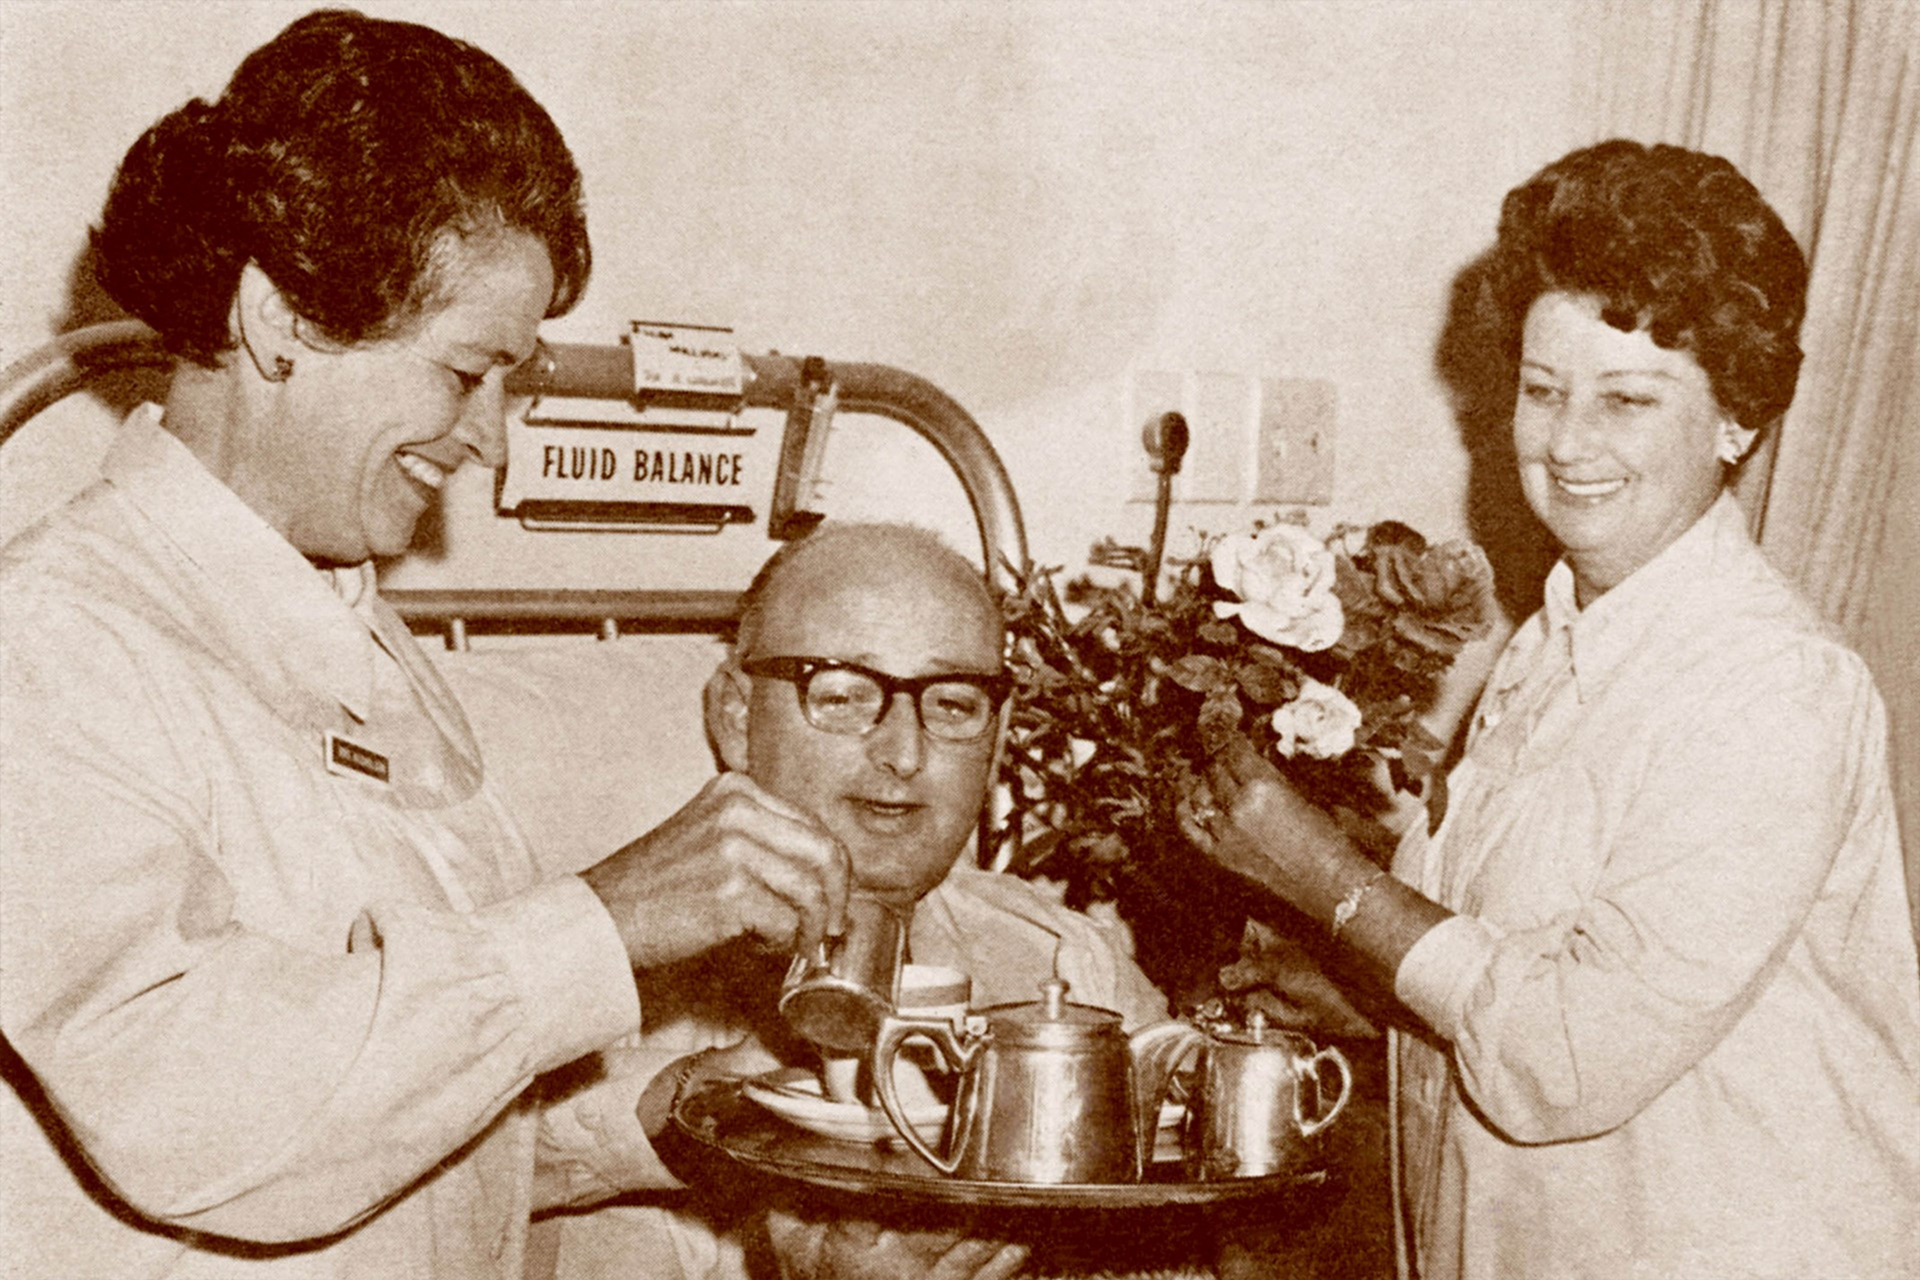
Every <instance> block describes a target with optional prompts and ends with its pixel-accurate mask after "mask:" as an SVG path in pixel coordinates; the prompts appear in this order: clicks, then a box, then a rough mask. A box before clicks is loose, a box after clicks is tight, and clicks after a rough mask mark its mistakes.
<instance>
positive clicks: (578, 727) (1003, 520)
mask: <svg viewBox="0 0 1920 1280" xmlns="http://www.w3.org/2000/svg"><path fill="white" fill-rule="evenodd" d="M737 354H738V361H739V366H740V379H739V395H738V397H737V404H738V408H739V410H740V411H741V412H743V413H746V412H754V413H758V414H759V415H760V416H762V417H778V419H779V420H780V422H781V429H780V433H779V434H780V439H779V446H778V463H777V466H776V467H774V468H773V471H774V475H773V477H772V479H773V484H772V489H771V492H767V493H764V494H762V495H759V497H758V498H756V501H760V500H762V499H763V500H764V506H763V507H762V508H761V509H762V510H764V512H765V514H764V516H761V515H759V514H758V513H757V512H756V521H755V522H756V526H760V525H763V526H764V527H765V530H766V534H767V536H766V538H765V539H763V540H756V542H755V547H754V548H753V549H750V554H751V556H752V557H753V559H754V560H755V561H756V562H757V560H758V559H761V558H764V556H765V555H767V554H771V553H772V551H773V550H774V548H775V547H776V546H777V545H778V542H779V541H780V540H781V539H783V538H789V537H793V536H797V535H798V534H799V533H801V532H804V530H805V529H806V528H807V527H810V524H811V523H812V522H813V521H814V520H815V519H817V518H818V517H819V516H820V515H822V514H825V513H823V512H821V511H819V510H818V509H817V508H818V506H819V504H818V503H817V502H809V501H808V500H807V497H806V494H805V493H804V492H803V490H805V489H806V487H807V485H808V483H809V482H810V480H812V479H814V478H816V477H812V476H810V475H809V474H808V469H809V468H810V467H815V466H817V465H818V460H819V456H820V453H821V450H820V448H819V446H820V445H821V441H822V437H823V436H824V433H826V432H827V431H828V430H830V428H831V421H830V419H831V417H832V416H833V415H834V414H839V415H862V414H864V415H872V416H874V417H877V418H880V419H885V420H889V421H891V422H893V423H897V424H899V425H902V426H905V427H906V428H908V429H909V430H910V431H912V432H914V433H916V434H917V435H918V436H919V437H920V438H921V439H923V440H924V441H926V442H927V443H929V444H931V445H932V446H933V448H934V450H935V451H936V452H937V453H938V455H939V456H940V458H942V459H944V461H945V462H946V464H947V466H948V467H949V468H950V469H951V470H952V472H953V473H954V476H955V477H956V478H957V479H958V481H959V484H960V487H961V489H962V490H963V492H964V494H965V497H966V501H967V503H968V505H969V506H970V508H971V511H972V514H973V517H974V520H975V523H976V524H977V527H978V533H979V553H980V557H981V561H982V563H983V564H984V565H985V566H986V569H987V572H988V573H989V574H990V575H991V576H992V577H993V578H994V579H995V580H996V581H999V582H1002V583H1005V582H1006V581H1007V571H1008V569H1009V568H1018V567H1022V566H1024V565H1025V564H1026V560H1027V547H1026V535H1025V532H1024V529H1023V526H1022V523H1021V518H1020V510H1019V505H1018V503H1017V501H1016V499H1015V495H1014V491H1013V486H1012V483H1011V481H1010V480H1009V479H1008V477H1007V473H1006V470H1005V468H1004V467H1003V466H1002V465H1001V462H1000V458H999V456H998V454H996V453H995V451H994V449H993V446H992V444H991V443H990V442H989V441H988V440H987V438H986V436H985V434H984V433H983V432H982V431H981V429H980V427H979V425H978V424H977V423H976V422H975V421H974V420H973V418H972V417H971V416H970V415H969V414H968V413H967V412H966V410H965V409H963V408H962V407H961V406H960V405H959V404H958V403H956V402H955V401H954V400H953V399H952V397H950V396H948V395H947V394H946V393H945V392H943V391H941V390H940V389H939V388H938V387H936V386H934V385H933V384H932V383H930V382H928V381H926V380H925V379H923V378H920V377H918V376H916V375H914V374H911V373H908V372H905V371H903V370H900V369H896V368H892V367H890V366H887V365H881V364H866V363H852V362H842V361H828V360H824V359H821V358H818V357H796V356H788V355H779V354H752V353H744V352H741V353H737ZM167 363H168V361H167V357H166V356H165V354H164V353H163V352H162V350H161V349H160V347H159V344H158V342H157V339H156V337H155V335H154V334H153V332H152V331H151V330H150V329H148V328H147V327H146V326H145V325H143V324H141V323H140V322H138V321H132V320H126V321H114V322H109V323H105V324H97V325H93V326H90V327H87V328H83V329H78V330H75V331H73V332H70V333H67V334H64V335H61V336H60V337H58V338H56V339H55V340H53V341H52V342H49V343H47V344H46V345H44V346H43V347H41V348H39V349H38V350H36V351H34V352H32V353H30V354H28V355H27V356H25V357H24V358H22V359H20V360H18V361H16V362H15V363H14V364H12V365H11V366H10V367H9V368H8V369H6V370H5V371H4V373H0V446H4V445H5V444H6V443H7V441H8V440H9V439H12V438H13V437H14V436H15V433H16V431H17V430H18V429H19V428H21V427H22V426H23V425H24V424H25V423H27V422H28V421H29V420H30V419H32V418H34V417H35V416H37V415H39V414H41V413H42V412H43V411H45V410H47V409H49V408H50V407H52V406H54V405H55V404H57V403H58V402H60V401H61V400H63V399H65V398H67V397H68V396H71V395H74V394H75V393H78V392H81V391H83V390H86V389H87V388H89V387H90V386H94V385H98V382H97V380H101V379H105V378H107V377H108V376H109V375H114V374H118V373H122V372H125V371H129V370H152V369H158V368H163V367H165V366H166V365H167ZM634 365H635V351H634V347H633V344H632V342H631V341H629V340H622V341H619V342H614V343H608V344H606V345H591V344H552V345H545V344H543V345H542V346H541V347H540V348H539V349H538V351H536V353H535V355H534V356H533V357H532V358H531V359H529V360H528V361H527V362H526V363H524V364H522V365H521V366H520V367H519V368H517V369H515V370H513V371H512V372H511V373H510V374H509V377H508V390H509V392H510V393H512V394H513V395H514V396H516V397H517V398H522V399H524V400H526V401H528V402H529V403H530V404H531V405H533V406H537V407H539V408H540V409H541V410H542V411H543V412H545V413H547V414H548V415H549V420H551V419H552V418H553V417H554V416H557V417H558V418H560V419H565V418H566V417H567V416H568V414H569V410H568V406H569V405H576V404H577V405H582V406H588V405H599V406H605V405H607V404H613V405H615V406H616V407H618V406H619V405H621V404H622V403H623V402H628V401H634V400H636V399H638V397H637V396H636V394H635V391H634V388H635V373H634ZM768 411H771V414H769V413H768ZM746 532H747V531H744V530H735V531H731V532H730V533H729V536H730V537H733V536H744V535H745V534H746ZM525 536H526V537H527V538H529V539H537V538H539V537H540V536H541V535H540V534H538V533H529V534H527V535H525ZM569 536H571V537H573V538H574V539H576V540H578V539H579V538H581V537H582V536H583V535H581V534H577V533H576V534H572V535H569ZM596 536H598V535H596ZM636 537H637V538H648V537H654V539H655V541H656V542H657V543H658V544H659V545H661V546H680V547H684V546H688V545H690V544H689V542H688V540H687V539H685V538H681V539H677V540H676V539H673V538H670V537H659V536H657V535H651V534H648V533H644V532H643V533H618V532H613V533H607V534H605V535H604V538H601V543H602V545H606V546H608V547H612V546H615V545H617V544H619V543H620V542H621V540H623V539H631V538H636ZM623 576H624V575H623ZM743 586H744V583H743V582H741V583H727V584H723V585H720V586H715V587H711V588H696V589H688V588H685V587H680V586H675V587H670V588H649V587H645V586H638V587H636V586H631V585H624V584H618V585H612V586H601V585H587V586H567V587H559V588H536V587H527V586H522V585H512V586H504V587H496V586H479V587H474V586H464V585H451V586H444V585H437V586H431V587H426V588H420V587H399V588H393V587H383V590H382V594H383V596H385V597H386V598H387V599H388V600H389V601H390V602H391V603H392V604H393V606H394V607H395V609H396V610H398V612H399V613H400V614H401V616H403V617H404V618H406V619H407V622H408V624H409V626H410V627H411V628H412V629H413V630H414V631H415V633H416V634H419V635H422V636H423V637H426V636H434V635H437V636H439V637H441V638H442V639H443V640H444V644H445V648H446V650H447V652H445V653H443V654H441V655H440V657H439V659H438V665H439V666H440V668H441V670H442V672H443V673H444V674H445V675H446V677H447V679H448V681H449V683H451V684H452V685H453V687H454V689H455V692H456V694H457V695H458V696H459V697H460V699H461V702H462V704H463V706H465V708H466V710H467V712H468V715H469V718H470V719H471V720H472V721H473V725H474V729H475V732H476V733H477V734H478V735H479V737H480V739H481V741H482V743H483V745H484V746H485V748H486V750H487V753H488V757H489V760H490V762H491V763H492V764H493V765H494V767H496V768H497V769H499V770H500V772H501V773H502V774H506V773H511V774H513V775H514V776H515V777H516V779H517V785H518V787H519V788H520V792H521V799H522V801H523V802H524V804H525V805H526V807H527V808H528V809H530V810H533V811H535V812H537V811H540V810H544V809H547V808H549V807H551V808H555V809H559V808H569V809H574V810H577V809H578V806H577V805H575V806H566V805H562V804H560V803H558V799H557V796H558V791H559V790H561V789H565V788H582V787H600V788H605V789H608V790H609V791H617V792H618V793H619V794H621V795H623V796H624V797H625V802H624V803H622V804H618V805H609V806H608V807H607V809H606V810H605V822H606V826H605V827H604V829H578V828H575V829H569V830H565V831H550V832H549V833H548V834H549V837H550V838H551V839H552V840H553V841H555V842H556V843H564V844H565V845H567V846H568V847H570V848H573V849H581V850H597V851H598V852H599V853H601V854H604V853H605V852H607V851H609V850H611V849H613V848H617V847H618V846H619V844H621V843H624V841H625V840H627V839H631V838H632V837H633V836H634V835H635V834H637V833H638V830H644V829H645V826H641V827H639V828H637V829H636V828H635V827H634V826H633V825H632V824H635V823H643V824H646V825H652V824H654V823H657V822H658V821H660V820H662V819H664V818H665V817H666V816H668V815H669V814H670V813H671V812H672V811H673V809H674V808H676V807H678V805H679V804H680V803H682V802H684V801H685V800H686V799H687V798H688V797H689V796H691V795H692V794H693V792H694V791H696V790H698V788H699V787H700V785H702V784H703V783H704V782H705V781H706V780H707V779H708V778H710V777H711V776H712V773H713V769H714V764H713V759H712V756H711V754H710V751H709V748H708V744H707V742H706V738H705V734H704V731H703V729H702V725H701V689H702V686H703V685H704V682H705V680H706V678H707V677H708V675H709V674H710V673H711V672H712V670H713V668H714V666H715V664H716V662H717V660H718V658H719V656H720V654H721V651H722V650H721V645H722V642H723V640H724V637H725V636H726V635H727V634H728V632H729V631H730V628H731V625H732V622H733V620H734V617H735V613H736V610H737V608H738V601H739V592H740V589H741V587H743ZM499 633H506V634H509V635H511V636H514V637H515V638H516V639H517V640H520V641H521V642H519V643H511V644H505V643H503V644H487V643H482V644H481V645H478V646H475V645H472V644H471V637H472V636H473V635H475V634H481V635H493V634H499ZM529 635H535V636H538V637H539V639H538V640H527V639H526V637H527V636H529ZM588 636H598V637H599V638H600V639H601V640H607V641H614V640H617V641H618V643H617V644H609V645H596V644H591V643H589V642H588V641H587V639H586V637H588ZM548 798H553V799H554V803H553V804H552V805H551V806H549V805H548V804H547V803H546V800H547V799H548ZM528 816H529V818H532V817H533V816H534V814H531V813H530V814H529V815H528ZM528 825H529V827H530V828H531V827H533V826H534V825H536V824H535V822H533V821H529V823H528ZM980 856H981V859H982V861H983V862H991V861H992V857H991V853H990V851H989V849H988V847H987V843H986V838H985V835H984V831H983V835H982V842H981V849H980Z"/></svg>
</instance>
